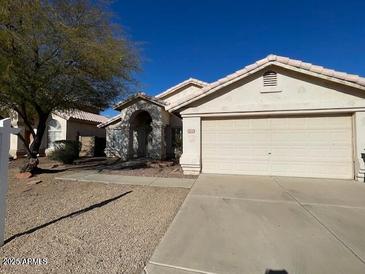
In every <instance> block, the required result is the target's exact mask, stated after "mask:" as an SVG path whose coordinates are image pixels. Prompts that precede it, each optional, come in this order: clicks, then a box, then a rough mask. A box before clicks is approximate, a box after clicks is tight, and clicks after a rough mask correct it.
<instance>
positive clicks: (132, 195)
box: [0, 161, 188, 274]
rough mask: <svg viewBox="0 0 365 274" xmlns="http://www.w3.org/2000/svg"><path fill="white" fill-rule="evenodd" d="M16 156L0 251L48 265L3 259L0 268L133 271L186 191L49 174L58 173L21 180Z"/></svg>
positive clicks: (138, 269)
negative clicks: (65, 178) (7, 262)
mask: <svg viewBox="0 0 365 274" xmlns="http://www.w3.org/2000/svg"><path fill="white" fill-rule="evenodd" d="M16 162H17V161H14V162H12V163H11V169H10V174H9V178H10V180H9V191H8V207H7V220H6V234H5V239H6V244H5V245H4V246H3V247H1V248H0V257H1V260H2V261H3V259H4V258H46V259H47V264H46V265H31V266H26V265H11V266H9V265H8V266H4V265H1V266H0V268H1V269H0V273H17V274H18V273H138V274H139V273H140V272H141V271H142V269H143V267H144V264H145V263H146V262H147V260H148V258H149V257H150V256H151V255H152V252H153V250H154V248H155V247H156V246H157V244H158V242H159V241H160V239H161V238H162V236H163V235H164V233H165V232H166V230H167V227H168V225H169V224H170V222H171V221H172V219H173V218H174V216H175V214H176V212H177V211H178V209H179V207H180V205H181V204H182V202H183V200H184V199H185V197H186V195H187V193H188V190H187V189H182V188H164V187H140V186H129V185H112V184H98V183H78V182H66V181H56V180H54V177H55V176H59V175H61V174H62V173H48V174H40V175H37V176H35V177H32V178H30V179H28V180H23V181H19V180H16V179H14V176H15V173H16V172H17V163H16ZM18 163H21V161H19V162H18ZM41 163H42V162H41ZM46 164H47V165H49V164H52V163H49V162H47V163H46ZM38 180H41V182H40V183H37V181H38Z"/></svg>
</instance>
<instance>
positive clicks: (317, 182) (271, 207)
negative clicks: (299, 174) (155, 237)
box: [145, 175, 365, 274]
mask: <svg viewBox="0 0 365 274" xmlns="http://www.w3.org/2000/svg"><path fill="white" fill-rule="evenodd" d="M145 271H146V272H147V273H149V274H193V273H222V274H223V273H240V274H243V273H247V274H255V273H259V274H264V273H290V274H292V273H293V274H294V273H295V274H297V273H321V274H325V273H330V274H334V273H352V274H354V273H361V274H363V273H365V184H364V183H359V182H354V181H346V180H329V179H304V178H291V177H261V176H228V175H201V176H200V177H199V179H198V180H197V182H196V183H195V184H194V186H193V188H192V190H191V191H190V193H189V195H188V197H187V198H186V200H185V202H184V204H183V206H182V207H181V209H180V211H179V212H178V214H177V216H176V217H175V219H174V221H173V223H172V224H171V226H170V228H169V229H168V231H167V233H166V234H165V236H164V238H163V240H162V241H161V243H160V244H159V246H158V247H157V249H156V250H155V252H154V254H153V256H152V257H151V259H150V262H149V263H148V265H147V267H146V270H145ZM270 271H271V272H270ZM275 271H276V272H275Z"/></svg>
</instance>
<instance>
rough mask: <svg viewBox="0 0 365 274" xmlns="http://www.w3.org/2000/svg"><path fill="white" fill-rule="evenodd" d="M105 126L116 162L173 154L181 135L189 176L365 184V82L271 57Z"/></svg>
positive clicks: (130, 104) (175, 91)
mask: <svg viewBox="0 0 365 274" xmlns="http://www.w3.org/2000/svg"><path fill="white" fill-rule="evenodd" d="M115 109H116V110H119V111H120V114H119V115H117V116H116V117H114V118H112V119H110V120H108V121H107V122H106V123H103V124H101V125H99V126H100V127H102V128H106V131H107V150H106V153H107V154H108V155H109V156H112V155H118V156H119V157H122V158H126V159H127V158H131V157H141V156H149V157H154V158H165V157H168V156H169V154H171V145H172V143H173V140H172V137H171V136H173V134H172V129H175V132H176V131H178V129H180V128H182V129H183V131H182V136H183V137H182V138H183V141H182V143H183V154H182V156H181V158H180V164H181V167H182V169H183V171H184V173H185V174H199V173H201V172H203V173H222V174H251V175H274V176H298V177H319V178H341V179H355V178H356V179H358V180H362V181H363V180H364V173H365V166H364V161H363V160H362V158H361V153H363V152H365V150H364V149H365V78H362V77H359V76H357V75H352V74H347V73H343V72H337V71H334V70H331V69H326V68H323V67H321V66H317V65H312V64H310V63H305V62H302V61H299V60H293V59H289V58H286V57H281V56H275V55H269V56H267V57H266V58H264V59H262V60H259V61H257V62H256V63H254V64H251V65H248V66H246V67H245V68H243V69H241V70H238V71H236V72H234V73H232V74H230V75H227V76H226V77H223V78H221V79H219V80H217V81H215V82H213V83H209V84H208V83H205V82H202V81H199V80H196V79H188V80H186V81H184V82H182V83H180V84H178V85H177V86H174V87H172V88H170V89H168V90H167V91H164V92H162V93H160V94H158V95H157V96H155V97H148V96H146V95H144V94H137V95H135V96H133V97H132V98H129V99H127V100H125V101H123V102H120V103H119V104H117V105H116V106H115Z"/></svg>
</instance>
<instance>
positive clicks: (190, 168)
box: [180, 117, 201, 175]
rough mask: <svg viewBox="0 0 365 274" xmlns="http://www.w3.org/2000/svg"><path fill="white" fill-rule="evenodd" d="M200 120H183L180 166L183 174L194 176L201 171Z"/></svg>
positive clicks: (197, 118)
mask: <svg viewBox="0 0 365 274" xmlns="http://www.w3.org/2000/svg"><path fill="white" fill-rule="evenodd" d="M200 136H201V119H200V117H186V118H184V119H183V154H182V156H181V158H180V165H181V167H182V169H183V170H184V173H185V174H188V175H189V174H191V175H196V174H199V173H200V170H201V155H200V152H201V137H200Z"/></svg>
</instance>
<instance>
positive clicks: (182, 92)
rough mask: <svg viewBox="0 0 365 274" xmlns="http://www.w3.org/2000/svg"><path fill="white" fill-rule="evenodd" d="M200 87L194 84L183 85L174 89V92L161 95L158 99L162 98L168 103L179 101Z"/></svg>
mask: <svg viewBox="0 0 365 274" xmlns="http://www.w3.org/2000/svg"><path fill="white" fill-rule="evenodd" d="M200 89H201V88H200V87H198V86H196V85H194V84H190V85H187V86H184V87H183V88H180V89H178V90H176V91H175V92H173V93H171V94H169V95H167V96H163V97H161V98H160V99H162V100H164V101H165V102H166V103H167V104H169V103H171V102H180V101H181V100H183V99H184V98H185V97H190V96H191V94H193V93H194V92H197V91H199V90H200Z"/></svg>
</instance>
